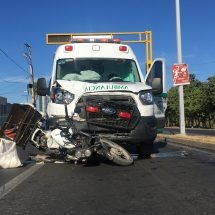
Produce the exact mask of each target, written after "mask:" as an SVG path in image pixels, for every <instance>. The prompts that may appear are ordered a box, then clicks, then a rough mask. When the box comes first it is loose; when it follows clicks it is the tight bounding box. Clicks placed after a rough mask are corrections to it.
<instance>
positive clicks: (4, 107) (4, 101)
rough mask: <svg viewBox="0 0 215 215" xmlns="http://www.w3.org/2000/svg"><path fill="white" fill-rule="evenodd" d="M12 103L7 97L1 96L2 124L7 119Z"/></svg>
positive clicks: (0, 119)
mask: <svg viewBox="0 0 215 215" xmlns="http://www.w3.org/2000/svg"><path fill="white" fill-rule="evenodd" d="M10 108H11V104H9V103H7V98H5V97H2V96H0V126H1V125H2V124H3V123H4V122H5V120H6V119H7V116H8V113H9V111H10Z"/></svg>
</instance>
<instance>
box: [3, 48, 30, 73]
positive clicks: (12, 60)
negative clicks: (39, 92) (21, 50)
mask: <svg viewBox="0 0 215 215" xmlns="http://www.w3.org/2000/svg"><path fill="white" fill-rule="evenodd" d="M0 51H1V52H2V53H3V54H4V55H5V56H6V57H7V58H8V59H9V60H10V61H11V62H13V63H14V64H15V65H16V66H17V67H19V68H20V69H21V70H22V71H24V72H26V73H28V71H27V70H25V69H24V68H23V67H22V66H20V65H19V64H18V63H17V62H16V61H15V60H14V59H13V58H12V57H10V56H9V55H8V54H7V53H6V52H5V51H3V50H2V49H1V48H0Z"/></svg>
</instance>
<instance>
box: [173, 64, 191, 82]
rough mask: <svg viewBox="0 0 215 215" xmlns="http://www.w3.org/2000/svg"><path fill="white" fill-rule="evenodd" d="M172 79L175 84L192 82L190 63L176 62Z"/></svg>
mask: <svg viewBox="0 0 215 215" xmlns="http://www.w3.org/2000/svg"><path fill="white" fill-rule="evenodd" d="M172 80H173V84H174V86H178V85H186V84H190V81H189V73H188V65H187V64H174V65H173V66H172Z"/></svg>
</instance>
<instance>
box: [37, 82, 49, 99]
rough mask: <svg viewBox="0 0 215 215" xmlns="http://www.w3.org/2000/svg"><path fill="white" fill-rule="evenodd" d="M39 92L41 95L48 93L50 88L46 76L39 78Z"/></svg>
mask: <svg viewBox="0 0 215 215" xmlns="http://www.w3.org/2000/svg"><path fill="white" fill-rule="evenodd" d="M37 94H38V95H39V96H46V95H47V94H48V88H47V86H46V79H45V78H39V79H38V80H37Z"/></svg>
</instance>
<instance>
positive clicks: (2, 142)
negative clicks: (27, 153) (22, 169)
mask: <svg viewBox="0 0 215 215" xmlns="http://www.w3.org/2000/svg"><path fill="white" fill-rule="evenodd" d="M19 166H22V163H21V161H20V159H19V156H18V154H17V150H16V143H15V142H14V141H12V140H7V139H4V138H1V139H0V168H3V169H9V168H16V167H19Z"/></svg>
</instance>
